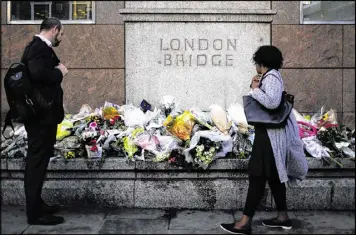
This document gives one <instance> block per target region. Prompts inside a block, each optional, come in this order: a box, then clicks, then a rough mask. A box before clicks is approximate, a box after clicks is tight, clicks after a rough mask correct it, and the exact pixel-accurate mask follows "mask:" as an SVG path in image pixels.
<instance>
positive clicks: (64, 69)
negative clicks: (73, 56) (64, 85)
mask: <svg viewBox="0 0 356 235" xmlns="http://www.w3.org/2000/svg"><path fill="white" fill-rule="evenodd" d="M56 68H57V69H59V70H60V71H61V72H62V74H63V77H64V76H65V75H67V73H68V69H67V67H66V66H64V65H63V64H59V65H58V66H56Z"/></svg>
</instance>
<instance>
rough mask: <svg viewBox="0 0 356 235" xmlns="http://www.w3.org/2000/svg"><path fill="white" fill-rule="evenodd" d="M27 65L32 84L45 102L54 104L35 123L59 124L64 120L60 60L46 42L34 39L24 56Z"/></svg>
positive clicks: (37, 38)
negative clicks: (58, 66)
mask: <svg viewBox="0 0 356 235" xmlns="http://www.w3.org/2000/svg"><path fill="white" fill-rule="evenodd" d="M23 61H24V62H25V64H27V67H28V69H29V72H30V75H31V78H30V79H31V84H32V85H33V87H34V88H35V89H36V90H38V92H39V93H40V94H41V95H42V96H43V98H44V100H45V101H47V102H49V103H51V102H53V104H52V106H51V108H50V110H48V112H44V113H42V114H40V116H41V117H40V118H38V120H36V121H35V122H38V123H43V124H59V123H61V122H62V120H63V118H64V110H63V90H62V87H61V83H62V80H63V75H62V72H61V71H60V70H59V69H57V68H55V67H56V66H57V65H58V64H59V63H60V60H59V59H58V57H57V55H56V53H55V52H54V50H53V49H52V47H49V46H48V45H47V44H46V42H44V41H42V39H41V38H39V37H36V36H35V37H33V41H32V44H31V45H30V48H29V50H28V52H27V53H25V55H24V60H23Z"/></svg>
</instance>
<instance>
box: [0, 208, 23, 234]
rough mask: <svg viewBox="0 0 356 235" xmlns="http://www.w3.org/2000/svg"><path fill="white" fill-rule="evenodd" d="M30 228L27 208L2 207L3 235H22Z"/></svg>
mask: <svg viewBox="0 0 356 235" xmlns="http://www.w3.org/2000/svg"><path fill="white" fill-rule="evenodd" d="M28 227H29V225H28V224H27V217H26V210H25V207H21V206H15V207H14V206H4V205H1V234H21V233H23V232H24V231H25V230H26V229H27V228H28Z"/></svg>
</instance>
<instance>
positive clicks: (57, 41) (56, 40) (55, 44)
mask: <svg viewBox="0 0 356 235" xmlns="http://www.w3.org/2000/svg"><path fill="white" fill-rule="evenodd" d="M58 34H59V33H58ZM58 34H57V35H56V37H55V38H54V43H53V47H58V46H59V44H60V43H61V41H60V40H58Z"/></svg>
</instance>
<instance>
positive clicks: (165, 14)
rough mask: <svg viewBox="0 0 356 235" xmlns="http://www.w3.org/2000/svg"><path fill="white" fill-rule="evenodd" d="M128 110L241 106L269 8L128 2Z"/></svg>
mask: <svg viewBox="0 0 356 235" xmlns="http://www.w3.org/2000/svg"><path fill="white" fill-rule="evenodd" d="M120 13H121V14H122V15H123V16H124V22H125V68H126V103H128V104H130V103H132V104H134V105H139V104H140V102H141V100H142V99H146V100H147V101H148V102H150V103H151V104H153V105H156V106H157V105H158V104H159V101H160V99H161V98H162V97H163V96H164V95H173V96H175V97H176V100H177V102H178V103H179V107H181V108H191V107H199V108H201V109H202V110H207V109H208V107H209V106H210V105H211V104H219V105H221V106H222V107H224V108H225V109H226V108H228V106H229V105H230V104H232V103H234V102H240V103H242V96H243V95H244V94H246V93H247V92H248V91H249V84H250V81H251V78H252V77H253V76H254V75H255V74H256V70H255V66H254V64H253V62H252V55H253V53H254V52H255V51H256V49H257V48H258V47H259V46H261V45H266V44H270V43H271V36H270V35H271V22H272V19H273V15H275V14H276V12H275V11H273V10H271V2H270V1H250V2H248V1H210V2H209V1H125V8H124V9H122V10H120Z"/></svg>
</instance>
